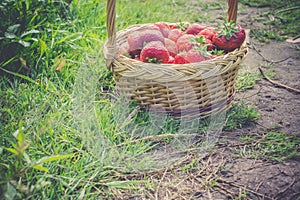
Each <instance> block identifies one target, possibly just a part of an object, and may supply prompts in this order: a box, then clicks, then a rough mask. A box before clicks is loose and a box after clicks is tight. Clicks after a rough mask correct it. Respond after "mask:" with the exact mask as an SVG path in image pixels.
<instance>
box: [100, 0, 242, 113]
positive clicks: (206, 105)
mask: <svg viewBox="0 0 300 200" xmlns="http://www.w3.org/2000/svg"><path fill="white" fill-rule="evenodd" d="M115 4H116V0H108V1H107V32H108V40H107V42H106V44H105V46H104V56H105V60H106V65H107V67H108V69H109V70H111V71H112V72H113V75H114V80H115V83H116V89H117V90H118V91H119V92H120V93H122V94H124V95H125V96H126V97H128V98H130V99H133V100H135V101H137V102H138V103H139V104H140V105H141V107H144V108H150V109H152V110H155V111H156V112H162V113H170V114H172V115H174V116H175V117H178V116H179V117H185V116H193V117H206V116H209V115H211V114H213V113H217V112H220V111H223V110H226V109H228V108H229V107H230V106H231V105H232V102H233V100H234V96H235V83H236V77H237V73H238V69H239V65H240V64H241V63H242V62H243V60H244V59H245V57H246V55H247V52H248V48H247V46H246V44H245V43H244V44H243V45H242V46H241V47H240V48H239V49H236V50H234V51H233V52H229V53H227V54H226V55H222V56H218V57H216V58H214V59H212V60H207V61H204V62H199V63H190V64H153V63H144V62H141V61H137V60H134V59H130V58H128V57H126V56H123V55H119V53H118V52H119V50H118V46H120V45H122V44H123V43H125V42H127V37H128V35H129V34H130V33H131V32H133V31H136V30H138V29H143V27H145V26H146V25H147V24H139V25H133V26H130V27H128V28H127V29H125V30H121V31H119V32H118V33H117V32H116V25H115V23H116V20H115V19H116V18H115V17H116V12H115V6H116V5H115ZM236 17H237V0H228V21H231V20H234V21H236Z"/></svg>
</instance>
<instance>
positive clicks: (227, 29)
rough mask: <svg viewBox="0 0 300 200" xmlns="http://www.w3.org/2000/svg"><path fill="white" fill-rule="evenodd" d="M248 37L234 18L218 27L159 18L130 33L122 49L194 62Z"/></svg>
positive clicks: (142, 56)
mask: <svg viewBox="0 0 300 200" xmlns="http://www.w3.org/2000/svg"><path fill="white" fill-rule="evenodd" d="M245 37H246V34H245V30H244V29H243V28H242V27H241V26H240V25H237V24H236V23H234V22H224V23H223V24H222V25H220V26H218V27H217V28H213V27H204V26H202V25H200V24H198V23H193V24H190V23H180V24H168V23H165V22H157V23H155V24H153V25H147V26H145V27H143V28H142V29H139V30H136V31H134V32H132V33H130V34H129V35H128V38H127V42H126V43H124V44H123V45H121V47H120V53H121V54H122V55H125V56H128V57H130V58H132V59H136V60H140V61H142V62H150V63H164V64H165V63H169V64H185V63H195V62H201V61H205V60H209V59H213V58H215V57H216V56H218V55H222V54H224V53H227V52H230V51H233V50H234V49H236V48H239V47H240V46H241V45H242V44H243V42H244V40H245Z"/></svg>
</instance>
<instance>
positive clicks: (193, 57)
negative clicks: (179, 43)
mask: <svg viewBox="0 0 300 200" xmlns="http://www.w3.org/2000/svg"><path fill="white" fill-rule="evenodd" d="M206 59H207V58H206V57H205V56H203V55H202V54H201V52H199V51H195V50H193V49H192V50H190V51H189V52H188V53H187V54H186V57H185V60H186V61H187V62H189V63H195V62H201V61H204V60H206Z"/></svg>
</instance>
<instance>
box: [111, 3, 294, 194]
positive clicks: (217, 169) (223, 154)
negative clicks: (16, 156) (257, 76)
mask: <svg viewBox="0 0 300 200" xmlns="http://www.w3.org/2000/svg"><path fill="white" fill-rule="evenodd" d="M244 13H246V14H242V15H241V16H240V17H239V23H240V24H242V25H243V26H244V27H245V28H246V29H250V28H251V27H254V26H257V24H255V23H254V22H253V20H252V19H253V18H255V16H258V13H259V10H258V9H257V8H250V7H249V8H247V12H244ZM248 42H249V50H250V53H249V55H248V57H247V59H246V60H245V62H244V63H243V65H242V66H241V70H246V71H253V72H254V71H257V72H258V67H261V68H262V69H263V70H264V71H268V70H270V68H268V67H267V66H268V65H269V64H272V67H271V69H272V74H274V76H272V80H275V81H278V82H280V83H283V84H285V85H288V86H290V87H293V88H296V89H298V90H299V89H300V54H299V50H296V49H295V47H296V45H299V43H298V44H296V43H289V42H286V41H285V42H275V41H271V42H270V43H261V42H259V41H257V40H255V39H249V41H248ZM236 100H237V101H239V100H243V101H246V102H249V103H251V104H252V105H253V106H255V107H256V108H257V110H258V112H259V113H260V116H261V117H260V119H258V120H257V121H255V122H253V123H251V124H248V125H246V126H245V127H243V128H241V129H238V130H234V131H224V132H223V133H222V136H221V138H220V142H219V144H218V145H217V147H216V148H215V149H214V151H213V152H211V153H210V154H209V155H207V156H206V157H205V158H204V159H202V160H201V161H200V163H198V164H199V169H200V170H191V171H189V173H181V174H180V173H179V174H176V173H174V171H172V170H167V171H161V172H159V173H154V174H148V175H147V176H148V177H149V178H150V179H151V180H153V183H154V184H155V185H156V186H157V187H156V189H153V188H152V189H149V190H148V189H145V190H143V191H142V192H141V193H143V194H141V193H140V194H136V195H133V194H130V195H127V194H125V193H123V194H122V193H119V195H117V196H122V197H123V198H120V199H205V200H206V199H213V200H217V199H278V200H297V199H300V158H293V159H287V160H284V161H282V162H275V161H271V160H268V159H250V158H246V156H245V157H236V156H234V154H233V153H232V152H233V151H234V150H241V149H243V148H242V147H243V145H242V144H241V143H240V142H241V141H238V140H237V138H239V136H241V135H262V134H264V133H265V132H267V131H270V130H274V131H276V132H285V133H287V134H295V133H297V134H298V137H299V135H300V94H297V93H295V92H292V91H289V90H287V89H284V88H281V87H277V86H275V85H273V84H271V83H270V82H268V81H267V80H265V79H262V80H260V81H258V82H257V83H256V85H255V86H254V88H251V89H248V90H245V91H243V92H240V93H238V96H237V99H236ZM298 151H299V150H298ZM245 153H246V152H245ZM190 156H191V157H190V158H187V160H191V159H192V157H193V155H190ZM135 178H137V177H135Z"/></svg>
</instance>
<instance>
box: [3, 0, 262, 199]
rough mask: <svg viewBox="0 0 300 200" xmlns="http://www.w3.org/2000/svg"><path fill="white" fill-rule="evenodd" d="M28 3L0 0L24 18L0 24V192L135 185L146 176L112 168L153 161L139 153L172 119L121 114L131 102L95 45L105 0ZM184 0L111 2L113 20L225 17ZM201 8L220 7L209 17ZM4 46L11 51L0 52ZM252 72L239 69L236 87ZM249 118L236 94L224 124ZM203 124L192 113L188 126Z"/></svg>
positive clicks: (81, 194) (37, 193)
mask: <svg viewBox="0 0 300 200" xmlns="http://www.w3.org/2000/svg"><path fill="white" fill-rule="evenodd" d="M34 2H35V1H26V3H24V4H22V3H21V1H16V2H15V3H13V5H12V3H11V2H10V1H4V2H3V3H0V9H5V6H7V5H10V6H13V8H14V12H15V15H19V16H20V17H19V18H21V16H24V15H25V14H27V18H26V26H25V27H23V24H20V25H18V23H17V24H14V22H11V24H6V25H4V23H3V25H2V26H1V29H2V31H3V30H4V31H3V32H2V33H4V32H5V33H6V34H5V36H4V37H2V35H0V37H1V40H0V41H2V42H3V43H2V46H1V54H2V56H1V60H0V61H1V62H0V74H1V76H0V88H1V89H0V96H1V99H0V104H1V108H0V194H1V195H0V198H1V199H2V198H4V199H97V198H99V197H103V198H109V197H112V195H113V191H114V189H129V190H132V191H136V190H139V188H138V186H137V184H140V183H143V184H145V185H147V183H148V180H147V179H144V180H141V179H139V180H126V179H122V178H121V177H122V175H121V174H122V173H128V172H130V171H142V170H143V169H152V168H153V169H155V168H157V167H159V164H157V163H155V162H154V160H155V157H151V156H145V154H146V152H147V151H149V150H151V149H153V148H156V146H157V144H160V143H163V144H170V143H172V139H173V138H174V136H172V135H168V134H169V133H176V131H177V130H178V129H177V126H178V122H177V121H176V120H173V119H171V118H167V117H166V118H165V121H166V123H165V124H163V126H162V127H159V128H157V127H156V126H155V123H156V122H157V121H155V120H154V119H151V118H150V119H149V116H147V114H143V113H138V114H136V115H134V117H132V118H128V115H129V114H130V113H131V112H133V111H134V108H135V107H134V105H133V106H129V105H123V104H122V102H121V103H120V102H118V100H117V99H118V98H117V95H116V94H115V93H114V92H113V89H114V84H113V79H112V76H111V73H110V72H109V71H108V70H107V69H106V66H105V63H104V58H103V53H102V51H103V44H104V42H105V40H106V37H107V36H106V25H105V24H106V13H105V7H106V1H104V0H87V1H81V0H73V1H72V3H71V4H68V3H66V1H61V2H59V1H58V2H59V3H58V4H54V3H52V4H53V5H52V4H51V3H49V7H48V6H46V7H42V6H40V5H36V4H35V3H34ZM49 2H52V1H49ZM192 2H194V3H193V4H190V5H186V4H187V3H186V1H183V0H176V1H174V0H166V1H158V0H152V1H137V0H131V1H127V0H126V1H125V0H124V1H118V4H117V19H116V24H117V29H118V30H121V29H124V28H126V27H128V26H130V25H133V24H138V23H152V22H156V21H169V22H178V21H190V22H194V21H200V22H203V23H212V24H214V23H216V22H217V21H218V20H222V17H225V18H226V10H225V8H226V7H225V6H224V5H225V4H226V2H225V1H220V2H219V1H212V2H207V3H202V4H201V5H199V4H200V3H199V4H198V3H197V2H196V1H192ZM5 3H7V4H5ZM186 6H188V8H189V9H186ZM43 8H44V9H45V10H46V11H47V12H46V11H45V10H43ZM32 9H33V10H32ZM241 9H242V6H241ZM58 10H59V11H60V12H57V11H58ZM207 10H208V12H205V14H201V13H203V11H207ZM209 10H220V13H221V14H220V16H217V17H216V16H212V15H210V14H209ZM43 11H45V13H46V14H45V13H43ZM37 13H38V14H37ZM222 13H224V15H222ZM0 19H1V20H3V19H2V18H0ZM8 27H10V29H8ZM4 43H5V45H3V44H4ZM16 46H17V47H16ZM8 47H9V48H16V49H15V50H16V51H17V52H18V54H17V55H7V57H4V56H3V55H4V52H6V49H5V48H8ZM5 58H8V59H5ZM256 80H257V78H256V77H254V78H251V77H250V78H249V79H247V78H243V77H240V78H239V81H240V83H239V89H240V90H242V89H243V87H244V89H245V88H247V87H251V86H252V84H253V81H256ZM245 82H246V83H245ZM249 85H250V86H249ZM118 103H120V104H118ZM124 106H125V107H124ZM116 113H118V114H116ZM258 117H259V114H258V113H257V111H256V110H255V109H253V108H252V107H250V106H248V105H247V104H246V103H245V102H239V103H236V104H235V105H234V107H233V111H232V112H229V114H228V118H227V123H226V124H225V128H226V129H236V128H239V127H241V126H243V124H245V123H247V122H249V121H252V120H255V119H256V118H258ZM205 128H207V125H206V124H205V122H203V123H202V122H201V123H200V125H199V126H197V130H196V131H199V132H205ZM182 131H183V132H188V131H191V130H189V129H183V130H182ZM193 131H195V130H193ZM137 134H140V135H141V134H142V135H143V136H144V137H149V136H155V135H158V134H165V135H164V137H162V138H160V139H159V142H157V141H156V142H153V141H151V140H139V139H138V137H137Z"/></svg>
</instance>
